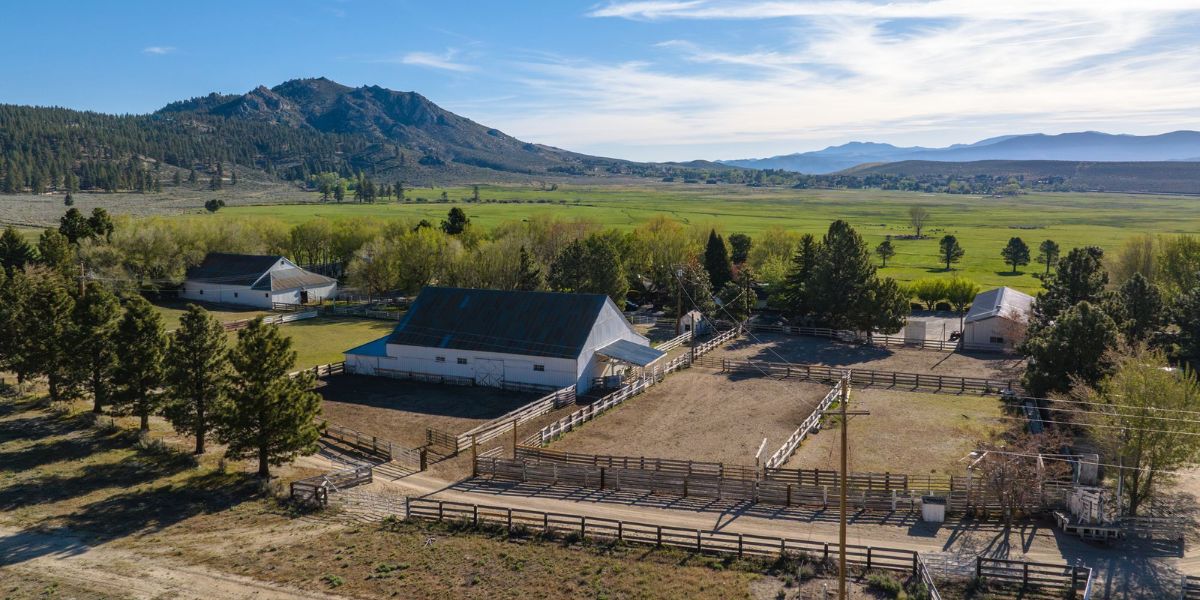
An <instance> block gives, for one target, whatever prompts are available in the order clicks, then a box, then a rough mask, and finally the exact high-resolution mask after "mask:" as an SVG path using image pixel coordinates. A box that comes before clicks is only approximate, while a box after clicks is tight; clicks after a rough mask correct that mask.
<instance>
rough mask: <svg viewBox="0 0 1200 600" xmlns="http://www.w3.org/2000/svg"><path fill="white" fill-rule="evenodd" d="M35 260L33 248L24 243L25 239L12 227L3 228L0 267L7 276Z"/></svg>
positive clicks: (0, 244)
mask: <svg viewBox="0 0 1200 600" xmlns="http://www.w3.org/2000/svg"><path fill="white" fill-rule="evenodd" d="M35 258H36V255H35V254H34V252H33V247H31V246H30V245H29V242H27V241H25V237H24V236H22V235H21V234H20V233H18V232H17V229H16V228H15V227H13V226H12V225H9V226H8V227H5V228H4V233H2V234H0V267H2V268H3V269H4V272H5V273H7V274H8V275H12V274H13V272H15V271H19V270H21V269H24V268H25V265H27V264H29V263H31V262H33V261H34V259H35Z"/></svg>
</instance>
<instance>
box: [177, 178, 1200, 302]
mask: <svg viewBox="0 0 1200 600" xmlns="http://www.w3.org/2000/svg"><path fill="white" fill-rule="evenodd" d="M447 192H448V196H449V197H450V198H451V199H457V198H464V197H466V196H468V195H469V194H470V191H469V190H468V189H465V188H452V189H449V190H447ZM440 193H441V190H440V189H435V190H431V189H416V190H412V191H411V192H410V193H409V194H408V195H409V197H410V198H415V197H418V196H423V197H425V198H427V199H428V200H430V202H426V203H416V202H413V203H408V204H397V203H394V202H393V203H386V204H374V205H359V204H353V203H347V204H340V205H337V204H291V205H270V206H266V205H262V206H231V207H229V208H227V209H226V210H223V211H221V212H220V213H219V214H218V215H216V217H215V218H228V219H245V218H256V217H261V218H274V219H279V220H282V221H284V222H287V223H300V222H303V221H306V220H308V219H311V218H314V217H324V218H328V219H344V218H352V217H370V218H377V219H412V220H417V219H429V220H430V221H432V222H434V223H436V222H438V220H440V219H442V218H444V217H445V215H446V212H447V211H448V210H449V208H450V206H449V205H447V204H442V203H437V202H433V200H435V199H437V198H438V197H439V196H440ZM480 194H481V196H482V197H483V198H484V199H485V200H486V199H495V200H496V201H497V202H496V203H482V204H465V205H464V204H459V206H462V207H463V208H464V209H465V210H466V211H467V214H468V215H469V216H470V217H471V220H472V222H473V223H474V224H476V225H477V226H479V227H483V228H485V229H487V228H491V227H494V226H496V225H498V224H500V223H503V222H505V221H514V220H516V221H519V220H521V219H523V218H528V217H530V216H535V215H555V216H560V217H562V218H567V219H588V220H592V221H595V222H597V223H599V224H600V225H603V226H606V227H616V228H619V229H631V228H633V227H636V226H637V225H638V224H640V223H642V222H644V221H646V220H647V219H648V218H650V217H652V216H654V215H658V214H665V215H669V216H671V217H673V218H675V219H678V220H680V221H682V222H684V223H688V224H691V225H694V226H696V227H699V228H704V229H707V228H709V227H715V228H716V229H718V230H720V231H723V232H724V233H726V234H729V233H736V232H742V233H748V234H750V235H752V236H753V235H754V234H757V233H761V232H762V231H764V230H765V229H767V228H769V227H771V226H781V227H784V228H786V229H789V230H793V231H797V232H808V233H822V232H824V230H825V229H826V228H827V227H828V225H829V222H830V221H832V220H834V219H846V220H848V221H849V222H850V223H851V224H853V225H854V226H855V227H856V228H857V229H858V231H859V232H860V233H862V234H863V235H864V236H865V237H866V239H867V242H868V243H869V244H870V245H871V246H872V247H874V246H875V245H876V244H877V243H878V242H880V241H882V240H883V238H884V237H885V236H887V235H903V234H910V233H912V230H911V228H910V227H909V225H908V218H907V211H908V208H909V207H910V206H913V205H922V206H926V207H928V208H929V210H930V212H931V213H932V218H931V219H930V220H929V225H928V228H927V229H926V231H925V233H926V234H927V235H928V236H930V237H929V238H928V239H923V240H898V241H896V242H894V244H895V246H896V250H897V255H896V257H895V258H894V259H893V260H892V261H890V263H889V265H888V268H887V269H884V270H883V273H884V274H886V275H890V276H893V277H895V278H897V279H899V280H902V281H911V280H913V279H917V278H921V277H929V276H942V275H944V271H943V267H944V266H943V265H941V264H939V263H938V259H937V247H938V239H940V237H941V236H942V235H944V234H946V233H952V234H954V235H956V236H957V237H958V239H959V242H960V243H961V244H962V245H963V247H964V248H965V249H966V256H965V257H964V258H963V261H962V262H961V263H960V264H958V265H956V266H955V273H960V274H963V275H966V276H968V277H970V278H972V279H975V280H977V281H979V282H980V283H981V284H983V285H988V286H995V285H1009V286H1013V287H1018V288H1023V289H1026V290H1029V289H1034V288H1037V287H1038V285H1039V283H1038V281H1037V280H1036V279H1034V277H1033V274H1034V273H1036V272H1038V271H1040V270H1041V266H1040V265H1037V264H1036V263H1034V264H1031V265H1029V266H1027V267H1024V268H1022V269H1021V270H1020V271H1019V272H1018V273H1017V274H1016V275H1013V274H1011V273H1010V271H1011V269H1010V268H1009V267H1007V266H1006V265H1004V264H1003V261H1002V260H1001V258H1000V249H1001V248H1002V247H1003V246H1004V245H1005V243H1007V241H1008V239H1009V238H1010V237H1014V236H1015V237H1021V238H1022V239H1024V240H1025V242H1026V243H1027V244H1029V246H1030V247H1031V248H1033V249H1035V250H1036V247H1037V244H1038V243H1040V242H1041V241H1042V240H1044V239H1047V238H1049V239H1054V240H1056V241H1057V242H1058V243H1059V244H1060V245H1061V246H1062V247H1063V248H1064V249H1069V248H1072V247H1075V246H1081V245H1087V244H1096V245H1100V246H1101V247H1104V248H1105V249H1107V250H1113V249H1116V248H1117V247H1119V246H1120V244H1121V242H1122V241H1123V240H1124V239H1125V238H1126V237H1127V236H1129V235H1130V234H1132V233H1141V232H1148V233H1155V232H1161V233H1195V232H1200V205H1197V203H1196V202H1195V199H1194V198H1184V197H1172V196H1151V195H1136V196H1135V195H1122V194H1103V193H1088V194H1084V193H1037V194H1028V195H1024V196H1019V197H1013V198H989V197H980V196H958V195H949V194H918V193H911V192H894V191H881V190H793V189H786V188H785V189H777V188H748V187H744V186H730V185H719V186H718V185H682V184H672V185H666V184H653V183H646V184H638V185H636V186H634V185H616V184H614V185H602V186H580V185H563V186H562V187H560V188H559V189H558V190H556V191H542V190H538V189H535V188H533V187H528V186H483V187H482V188H481V192H480ZM505 201H509V202H510V203H501V202H505ZM182 218H195V217H182Z"/></svg>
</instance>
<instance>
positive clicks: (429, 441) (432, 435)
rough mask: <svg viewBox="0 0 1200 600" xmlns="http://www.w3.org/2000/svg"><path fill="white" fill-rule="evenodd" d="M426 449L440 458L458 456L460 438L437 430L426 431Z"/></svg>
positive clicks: (428, 429) (427, 429)
mask: <svg viewBox="0 0 1200 600" xmlns="http://www.w3.org/2000/svg"><path fill="white" fill-rule="evenodd" d="M425 447H426V448H428V449H429V451H430V452H433V453H434V454H437V455H440V456H443V457H445V456H454V455H455V454H458V436H456V435H454V434H451V433H446V432H445V431H440V430H437V429H431V428H426V429H425Z"/></svg>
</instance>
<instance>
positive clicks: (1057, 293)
mask: <svg viewBox="0 0 1200 600" xmlns="http://www.w3.org/2000/svg"><path fill="white" fill-rule="evenodd" d="M1107 285H1108V271H1107V270H1106V269H1105V268H1104V251H1103V250H1101V249H1100V248H1097V247H1095V246H1089V247H1087V248H1072V249H1071V251H1070V252H1068V253H1067V255H1066V256H1065V257H1063V258H1062V259H1060V260H1059V261H1058V262H1057V268H1056V270H1055V272H1054V274H1052V275H1050V276H1049V277H1046V278H1044V279H1043V280H1042V287H1043V288H1045V289H1044V291H1042V293H1040V294H1038V296H1037V302H1035V303H1034V305H1033V312H1034V314H1033V321H1032V323H1031V325H1032V326H1033V328H1034V329H1036V328H1038V327H1042V326H1044V325H1048V324H1049V323H1050V322H1052V321H1054V319H1056V318H1057V317H1058V315H1059V314H1061V313H1062V312H1063V311H1065V310H1067V309H1068V308H1070V307H1072V306H1075V305H1076V304H1078V303H1080V302H1083V301H1085V300H1086V301H1088V302H1099V301H1100V295H1101V294H1102V293H1103V292H1104V288H1105V287H1106V286H1107Z"/></svg>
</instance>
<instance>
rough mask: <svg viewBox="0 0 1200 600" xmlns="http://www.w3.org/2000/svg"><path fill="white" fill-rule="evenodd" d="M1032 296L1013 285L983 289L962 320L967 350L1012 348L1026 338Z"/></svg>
mask: <svg viewBox="0 0 1200 600" xmlns="http://www.w3.org/2000/svg"><path fill="white" fill-rule="evenodd" d="M1032 309H1033V296H1030V295H1029V294H1025V293H1023V292H1018V291H1017V290H1014V289H1012V288H1010V287H998V288H995V289H991V290H987V291H984V292H980V293H979V294H978V295H977V296H975V300H974V301H973V302H971V310H969V311H968V312H967V316H966V318H965V319H964V320H963V323H964V324H963V348H964V349H966V350H994V351H1007V350H1012V349H1013V347H1014V346H1016V345H1017V344H1019V343H1021V342H1022V341H1023V340H1024V339H1025V329H1026V326H1027V325H1028V323H1029V315H1030V311H1032Z"/></svg>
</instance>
